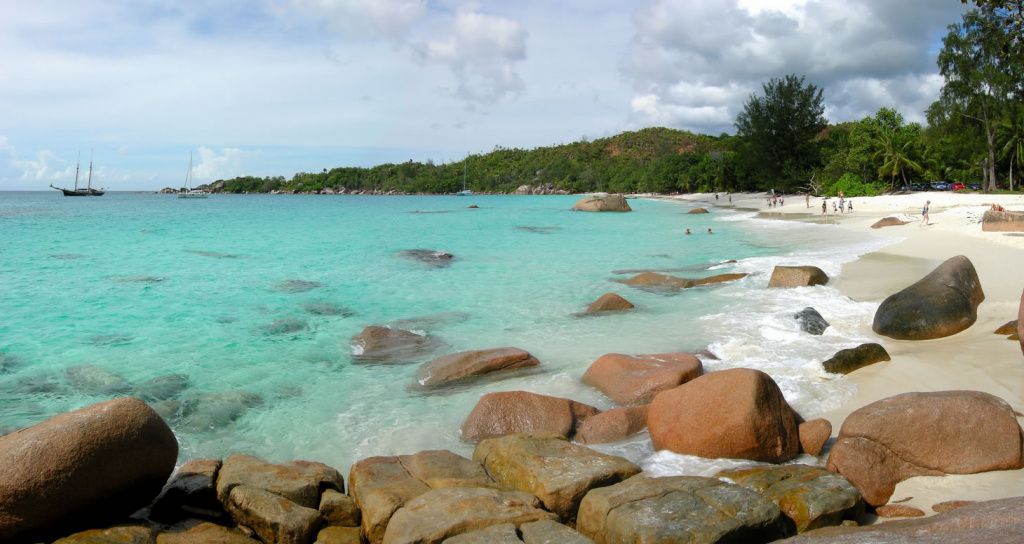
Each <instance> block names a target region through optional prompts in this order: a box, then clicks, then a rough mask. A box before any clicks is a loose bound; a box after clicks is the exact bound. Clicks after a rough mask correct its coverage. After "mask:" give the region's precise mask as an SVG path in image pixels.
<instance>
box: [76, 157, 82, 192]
mask: <svg viewBox="0 0 1024 544" xmlns="http://www.w3.org/2000/svg"><path fill="white" fill-rule="evenodd" d="M81 165H82V152H81V151H79V152H78V160H77V161H75V190H76V191H77V190H78V168H79V167H80V166H81Z"/></svg>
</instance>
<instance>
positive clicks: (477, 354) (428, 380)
mask: <svg viewBox="0 0 1024 544" xmlns="http://www.w3.org/2000/svg"><path fill="white" fill-rule="evenodd" d="M539 364H540V361H538V360H537V358H536V357H534V356H533V355H530V352H528V351H526V350H522V349H519V348H494V349H483V350H475V351H463V352H459V353H452V354H451V355H445V356H444V357H439V358H437V359H434V360H433V361H430V362H428V363H424V364H423V365H422V366H420V367H419V369H418V370H417V371H416V383H417V385H419V386H420V387H424V388H431V387H443V386H446V385H452V384H456V383H460V382H466V381H469V380H472V379H474V378H479V377H481V376H484V375H488V374H493V373H495V372H504V371H511V370H520V369H524V368H530V367H534V366H537V365H539Z"/></svg>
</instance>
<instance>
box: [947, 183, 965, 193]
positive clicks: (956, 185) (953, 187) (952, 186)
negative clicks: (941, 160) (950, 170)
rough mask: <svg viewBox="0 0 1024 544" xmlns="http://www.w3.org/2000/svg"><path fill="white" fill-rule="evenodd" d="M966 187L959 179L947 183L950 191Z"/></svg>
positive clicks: (961, 189)
mask: <svg viewBox="0 0 1024 544" xmlns="http://www.w3.org/2000/svg"><path fill="white" fill-rule="evenodd" d="M966 188H967V187H966V186H964V184H963V183H960V182H959V181H954V182H953V183H950V184H949V190H950V191H963V190H964V189H966Z"/></svg>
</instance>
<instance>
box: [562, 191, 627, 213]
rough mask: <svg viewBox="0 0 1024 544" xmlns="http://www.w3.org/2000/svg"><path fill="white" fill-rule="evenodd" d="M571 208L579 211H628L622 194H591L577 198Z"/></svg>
mask: <svg viewBox="0 0 1024 544" xmlns="http://www.w3.org/2000/svg"><path fill="white" fill-rule="evenodd" d="M572 209H573V210H574V211H579V212H630V211H633V209H632V208H630V207H629V203H628V202H626V199H625V198H624V197H623V196H622V195H591V196H585V197H583V198H581V199H579V200H578V201H577V202H576V204H573V206H572Z"/></svg>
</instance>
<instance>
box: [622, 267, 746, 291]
mask: <svg viewBox="0 0 1024 544" xmlns="http://www.w3.org/2000/svg"><path fill="white" fill-rule="evenodd" d="M745 277H747V274H746V273H742V272H737V273H730V274H716V275H714V276H708V277H706V278H697V279H688V278H679V277H676V276H670V275H668V274H660V273H658V272H641V273H639V274H637V275H635V276H633V277H632V278H628V279H625V280H615V281H617V282H619V283H623V284H625V285H628V286H630V287H636V288H637V289H643V290H645V291H653V292H675V291H679V290H682V289H689V288H691V287H700V286H704V285H714V284H717V283H725V282H730V281H736V280H739V279H742V278H745Z"/></svg>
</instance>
